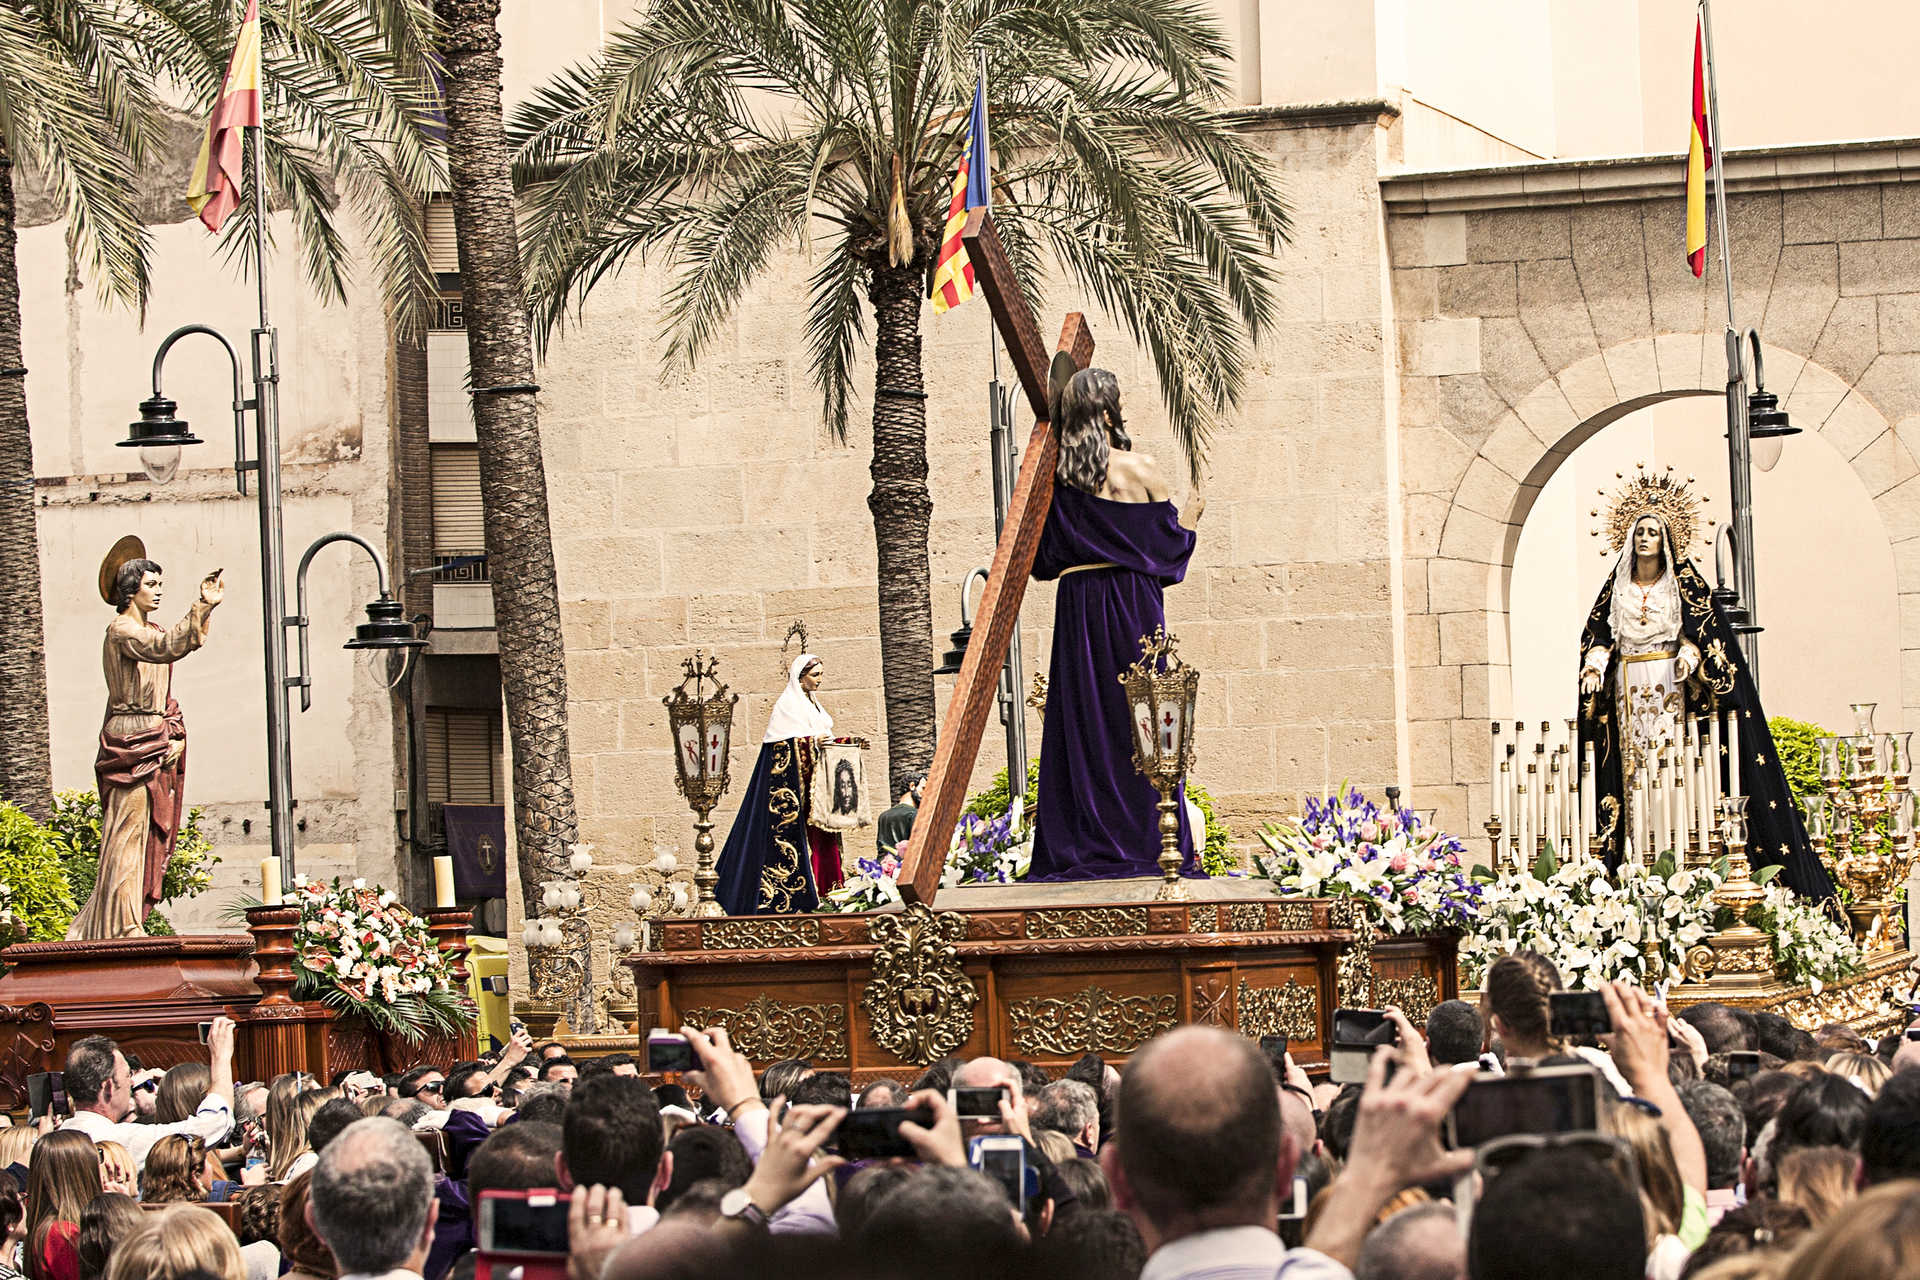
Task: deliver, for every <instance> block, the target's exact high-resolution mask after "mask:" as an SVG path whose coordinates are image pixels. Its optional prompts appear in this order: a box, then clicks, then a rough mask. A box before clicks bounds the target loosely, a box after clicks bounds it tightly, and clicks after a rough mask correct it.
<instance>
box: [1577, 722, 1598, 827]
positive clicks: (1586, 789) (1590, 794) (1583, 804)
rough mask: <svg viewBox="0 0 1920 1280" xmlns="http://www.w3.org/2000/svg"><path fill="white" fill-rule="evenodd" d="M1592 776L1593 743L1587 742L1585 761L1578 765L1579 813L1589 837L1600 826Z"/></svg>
mask: <svg viewBox="0 0 1920 1280" xmlns="http://www.w3.org/2000/svg"><path fill="white" fill-rule="evenodd" d="M1593 777H1594V768H1593V744H1592V743H1591V742H1589V743H1588V744H1587V758H1586V761H1585V762H1584V763H1583V764H1582V765H1581V766H1580V814H1581V820H1582V825H1584V826H1585V827H1586V829H1587V835H1588V837H1589V838H1591V837H1592V836H1593V835H1594V833H1595V832H1597V831H1598V830H1599V828H1600V824H1599V822H1598V821H1597V817H1598V811H1599V801H1598V800H1597V798H1596V797H1595V795H1594V781H1593Z"/></svg>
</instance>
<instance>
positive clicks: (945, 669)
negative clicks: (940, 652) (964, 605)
mask: <svg viewBox="0 0 1920 1280" xmlns="http://www.w3.org/2000/svg"><path fill="white" fill-rule="evenodd" d="M972 639H973V624H972V623H971V622H963V623H961V624H960V629H959V630H958V631H956V632H954V633H953V647H952V648H951V649H948V650H947V656H946V658H945V659H944V660H943V661H942V662H941V663H940V665H939V666H937V667H935V668H934V669H933V674H935V675H937V676H951V675H958V674H959V672H960V664H961V662H963V661H964V660H965V659H966V656H967V642H968V641H970V640H972Z"/></svg>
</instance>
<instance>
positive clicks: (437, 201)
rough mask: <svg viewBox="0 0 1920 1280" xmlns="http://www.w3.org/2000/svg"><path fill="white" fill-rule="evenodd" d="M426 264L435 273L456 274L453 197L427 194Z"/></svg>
mask: <svg viewBox="0 0 1920 1280" xmlns="http://www.w3.org/2000/svg"><path fill="white" fill-rule="evenodd" d="M426 232H427V266H428V267H429V268H430V269H432V271H433V272H434V273H435V274H436V275H458V274H459V272H460V241H459V240H458V238H456V236H455V235H454V230H453V197H452V196H429V197H428V198H427V211H426Z"/></svg>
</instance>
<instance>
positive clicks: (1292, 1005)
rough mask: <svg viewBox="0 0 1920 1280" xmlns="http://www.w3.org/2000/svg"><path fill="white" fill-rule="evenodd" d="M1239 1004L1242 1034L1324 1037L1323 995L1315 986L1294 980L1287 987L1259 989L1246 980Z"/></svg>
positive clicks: (1243, 982)
mask: <svg viewBox="0 0 1920 1280" xmlns="http://www.w3.org/2000/svg"><path fill="white" fill-rule="evenodd" d="M1235 1004H1236V1005H1237V1006H1238V1015H1239V1023H1240V1034H1242V1035H1247V1036H1285V1037H1286V1038H1287V1039H1289V1040H1317V1039H1319V1038H1320V992H1319V990H1318V989H1317V988H1315V987H1309V986H1303V985H1301V984H1300V983H1299V982H1296V981H1295V980H1294V979H1292V978H1288V979H1287V981H1286V984H1285V985H1284V986H1278V987H1255V986H1252V985H1249V984H1248V982H1247V980H1246V979H1245V978H1242V979H1241V980H1240V990H1239V993H1238V997H1237V999H1236V1000H1235Z"/></svg>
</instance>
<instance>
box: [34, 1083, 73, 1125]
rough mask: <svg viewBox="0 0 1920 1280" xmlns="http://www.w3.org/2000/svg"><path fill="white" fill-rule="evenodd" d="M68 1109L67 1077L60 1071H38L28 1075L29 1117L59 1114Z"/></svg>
mask: <svg viewBox="0 0 1920 1280" xmlns="http://www.w3.org/2000/svg"><path fill="white" fill-rule="evenodd" d="M66 1109H67V1078H66V1075H65V1073H63V1072H59V1071H36V1072H34V1073H33V1074H32V1075H30V1076H28V1077H27V1117H28V1119H30V1120H38V1119H39V1118H40V1117H41V1116H44V1115H48V1114H52V1115H59V1114H61V1113H63V1112H64V1111H66Z"/></svg>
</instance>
